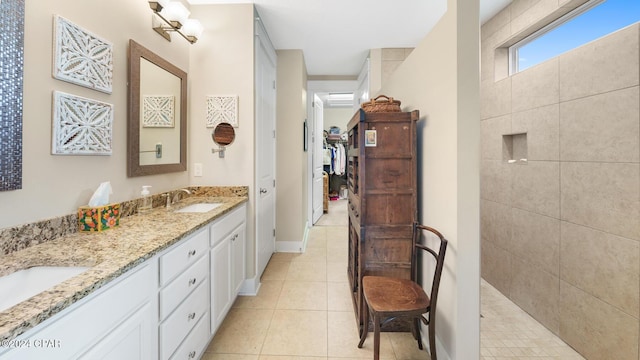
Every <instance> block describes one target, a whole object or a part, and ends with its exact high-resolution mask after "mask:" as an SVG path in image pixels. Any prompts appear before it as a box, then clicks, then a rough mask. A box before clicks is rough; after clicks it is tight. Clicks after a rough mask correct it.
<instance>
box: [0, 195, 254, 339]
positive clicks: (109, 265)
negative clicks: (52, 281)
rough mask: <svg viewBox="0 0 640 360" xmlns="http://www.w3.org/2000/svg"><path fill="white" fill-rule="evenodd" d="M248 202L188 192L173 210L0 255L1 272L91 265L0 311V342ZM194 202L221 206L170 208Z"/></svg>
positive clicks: (124, 220) (126, 219)
mask: <svg viewBox="0 0 640 360" xmlns="http://www.w3.org/2000/svg"><path fill="white" fill-rule="evenodd" d="M247 200H248V198H247V197H246V196H236V197H220V196H191V197H189V198H186V199H184V200H182V201H180V202H179V203H177V204H174V205H173V207H172V208H171V209H166V208H164V207H160V208H154V209H153V210H151V211H150V212H148V213H146V214H142V215H138V214H136V215H132V216H127V217H124V218H121V219H120V226H118V227H117V228H114V229H110V230H106V231H103V232H81V233H80V232H78V233H74V234H71V235H66V236H63V237H60V238H57V239H55V240H51V241H48V242H46V243H42V244H38V245H35V246H31V247H28V248H26V249H23V250H20V251H17V252H14V253H11V254H9V255H7V256H4V257H2V258H0V276H4V275H8V274H10V273H12V272H15V271H17V270H21V269H27V268H30V267H34V266H82V267H89V269H88V270H87V271H85V272H83V273H81V274H79V275H77V276H74V277H72V278H70V279H68V280H66V281H64V282H62V283H60V284H58V285H56V286H54V287H52V288H50V289H49V290H46V291H44V292H42V293H40V294H38V295H36V296H34V297H32V298H30V299H28V300H25V301H23V302H21V303H19V304H17V305H15V306H13V307H11V308H9V309H7V310H5V311H3V312H0V341H3V340H11V339H13V338H15V337H17V336H19V335H20V334H23V333H24V332H26V331H27V330H29V329H31V328H33V327H35V326H36V325H38V324H40V323H41V322H43V321H44V320H46V319H48V318H50V317H52V316H53V315H55V314H56V313H58V312H60V311H62V310H64V309H65V308H67V307H68V306H70V305H72V304H73V303H75V302H76V301H78V300H80V299H82V298H84V297H86V296H87V295H89V294H91V293H92V292H94V291H96V290H97V289H99V288H101V287H103V286H104V285H106V284H108V283H109V282H110V281H112V280H114V279H116V278H117V277H118V276H120V275H122V274H124V273H125V272H127V271H128V270H130V269H132V268H134V267H135V266H137V265H139V264H141V263H143V262H144V261H146V260H148V259H150V258H152V257H153V256H154V255H156V254H158V253H160V252H161V251H162V250H164V249H166V248H168V247H170V246H171V245H173V244H175V243H176V242H178V241H180V240H182V239H184V238H185V237H187V236H188V235H190V234H192V233H194V232H196V231H197V230H198V229H201V228H203V227H205V226H206V225H207V224H208V223H210V222H211V221H213V220H215V219H217V218H219V217H220V216H222V215H224V214H226V213H228V212H229V211H231V210H233V209H234V208H235V207H237V206H239V205H240V204H242V203H245V202H246V201H247ZM198 202H214V203H222V205H220V206H218V207H217V208H215V209H213V210H211V211H209V212H206V213H177V212H174V210H177V209H180V208H182V207H185V206H187V205H190V204H193V203H198Z"/></svg>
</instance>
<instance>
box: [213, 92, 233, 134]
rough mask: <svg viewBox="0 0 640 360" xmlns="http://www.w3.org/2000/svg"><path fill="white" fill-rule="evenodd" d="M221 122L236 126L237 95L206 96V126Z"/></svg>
mask: <svg viewBox="0 0 640 360" xmlns="http://www.w3.org/2000/svg"><path fill="white" fill-rule="evenodd" d="M221 122H226V123H229V124H231V125H233V127H238V125H239V124H238V96H237V95H213V96H207V127H209V128H211V127H215V126H216V125H217V124H218V123H221Z"/></svg>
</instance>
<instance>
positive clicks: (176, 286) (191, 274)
mask: <svg viewBox="0 0 640 360" xmlns="http://www.w3.org/2000/svg"><path fill="white" fill-rule="evenodd" d="M208 278H209V257H208V256H201V257H200V260H198V261H197V262H196V263H195V264H193V265H192V266H191V267H190V268H188V269H187V270H185V271H184V272H183V273H182V274H180V275H179V276H178V277H177V278H175V279H174V280H173V281H171V282H170V283H169V285H167V286H166V287H164V288H163V289H162V290H160V320H163V319H164V318H166V317H167V316H168V315H169V314H170V313H171V312H172V311H173V309H175V308H176V306H178V304H180V303H181V302H182V300H184V299H185V298H186V297H187V296H188V295H189V294H190V293H191V292H192V291H193V290H194V289H195V288H196V287H198V285H200V283H201V282H202V281H203V280H205V279H208Z"/></svg>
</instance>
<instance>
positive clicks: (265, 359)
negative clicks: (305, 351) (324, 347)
mask: <svg viewBox="0 0 640 360" xmlns="http://www.w3.org/2000/svg"><path fill="white" fill-rule="evenodd" d="M325 359H326V357H324V356H286V355H262V356H260V359H259V360H325ZM342 360H345V359H342Z"/></svg>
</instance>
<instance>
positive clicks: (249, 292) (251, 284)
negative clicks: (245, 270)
mask: <svg viewBox="0 0 640 360" xmlns="http://www.w3.org/2000/svg"><path fill="white" fill-rule="evenodd" d="M259 290H260V280H259V279H258V278H257V277H256V276H254V277H252V278H251V279H245V280H244V281H243V282H242V286H241V287H240V292H239V295H243V296H256V295H258V291H259Z"/></svg>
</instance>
